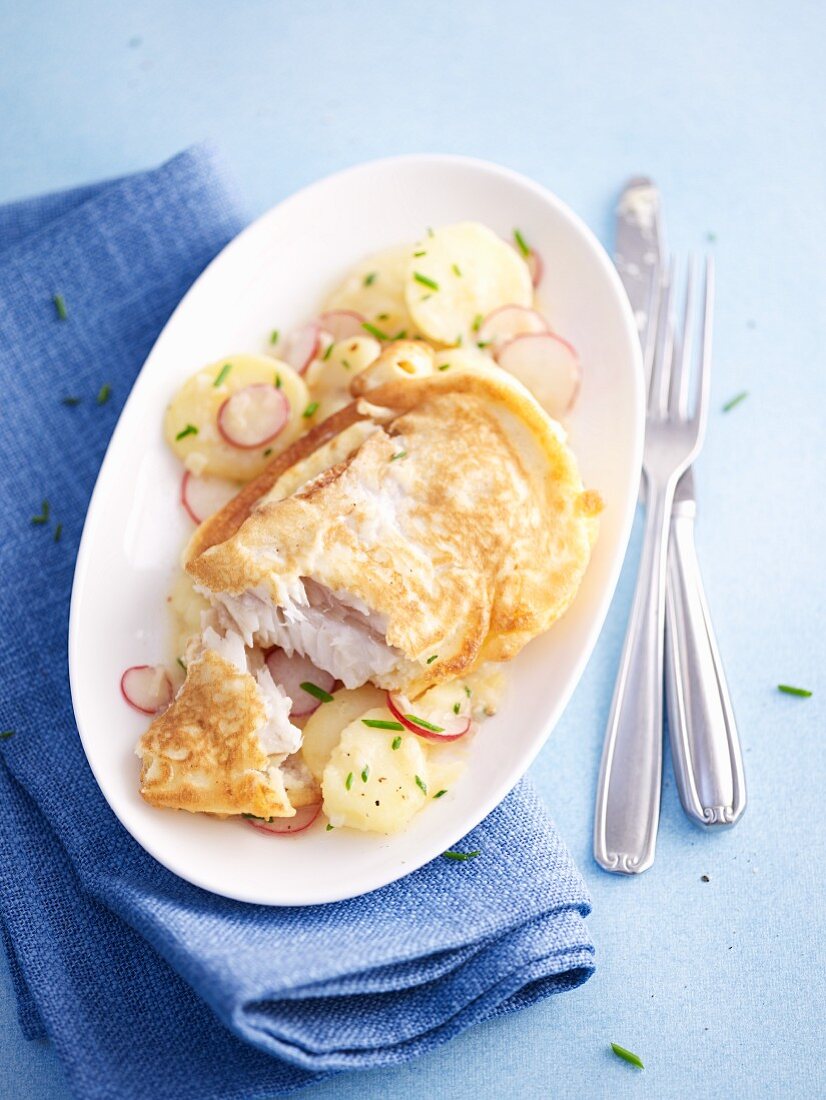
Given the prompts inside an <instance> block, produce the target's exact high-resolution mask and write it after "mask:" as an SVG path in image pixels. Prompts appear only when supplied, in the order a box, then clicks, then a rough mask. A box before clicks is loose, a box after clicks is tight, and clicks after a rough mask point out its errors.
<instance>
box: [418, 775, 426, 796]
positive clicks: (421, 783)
mask: <svg viewBox="0 0 826 1100" xmlns="http://www.w3.org/2000/svg"><path fill="white" fill-rule="evenodd" d="M416 786H417V787H418V788H419V790H420V791H421V792H422V794H427V783H425V781H424V780H423V779H422V777H421V776H420V775H417V776H416Z"/></svg>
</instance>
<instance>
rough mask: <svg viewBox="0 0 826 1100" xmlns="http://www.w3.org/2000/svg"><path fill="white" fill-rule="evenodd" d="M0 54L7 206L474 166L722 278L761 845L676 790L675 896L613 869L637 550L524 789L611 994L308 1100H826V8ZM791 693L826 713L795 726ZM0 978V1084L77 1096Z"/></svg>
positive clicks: (367, 17) (717, 482) (740, 620)
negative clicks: (621, 1049)
mask: <svg viewBox="0 0 826 1100" xmlns="http://www.w3.org/2000/svg"><path fill="white" fill-rule="evenodd" d="M0 27H2V30H0V36H1V37H2V43H3V50H2V55H3V63H2V65H0V117H2V134H3V137H2V141H0V201H1V200H4V199H11V198H16V197H19V196H23V195H29V194H34V193H37V192H41V191H48V190H53V189H56V188H60V187H65V186H69V185H72V184H78V183H81V182H85V181H88V180H91V179H94V178H99V177H104V176H110V175H116V174H119V173H124V172H129V171H132V170H136V169H139V168H143V167H147V166H149V165H152V164H154V163H156V162H158V161H160V160H162V159H164V158H166V157H168V156H170V155H171V154H173V153H175V152H176V151H178V150H179V149H181V148H182V147H184V146H186V145H188V144H190V143H192V142H195V141H197V140H200V139H202V138H211V139H213V140H214V141H215V142H217V143H218V144H219V145H220V146H221V147H223V149H224V150H225V152H226V154H227V156H228V158H229V160H230V162H231V163H232V164H234V166H235V169H236V170H237V174H238V177H239V179H240V182H241V184H242V187H243V189H244V190H245V192H246V194H247V196H248V198H249V202H250V210H251V212H253V213H259V212H261V211H263V210H264V209H266V208H267V207H268V206H271V205H272V204H273V203H275V202H277V201H278V200H279V199H281V198H283V197H284V196H286V195H288V194H289V193H290V192H291V191H293V190H294V189H295V188H297V187H300V186H301V185H303V184H305V183H307V182H309V181H311V180H314V179H316V178H318V177H320V176H323V175H325V174H327V173H328V172H331V171H333V170H335V169H337V168H340V167H342V166H345V165H348V164H353V163H356V162H358V161H362V160H365V159H369V158H372V157H376V156H383V155H387V154H392V153H404V152H412V151H444V152H458V153H466V154H470V155H475V156H481V157H486V158H489V159H491V160H496V161H499V162H501V163H503V164H506V165H509V166H511V167H513V168H516V169H518V170H519V171H521V172H524V173H527V174H528V175H530V176H533V177H535V178H536V179H537V180H539V181H541V182H542V183H544V184H546V185H547V186H549V187H550V188H551V189H552V190H554V191H555V192H557V193H558V194H559V195H560V196H562V198H564V199H565V200H567V201H568V202H569V203H570V204H571V205H572V206H573V207H574V208H575V209H576V210H577V211H578V212H579V213H580V214H582V215H583V216H584V218H585V219H586V221H588V222H589V224H590V225H591V226H593V227H594V229H595V230H596V231H597V233H598V234H599V235H600V236H601V238H602V239H603V241H605V243H606V244H610V241H611V235H612V229H611V224H612V208H613V203H614V199H615V195H616V192H617V190H618V188H619V187H620V186H621V184H622V182H623V181H624V180H625V178H626V177H628V176H629V175H631V174H634V173H638V172H646V173H649V174H651V175H652V176H653V177H654V178H655V179H656V180H657V181H658V183H659V184H660V186H661V188H662V191H663V194H664V198H665V206H666V219H667V224H668V230H669V234H670V240H671V243H672V245H673V246H674V248H675V249H679V250H685V249H689V248H695V249H708V250H710V251H712V252H713V253H714V254H715V256H716V260H717V265H718V312H717V317H718V320H717V326H716V347H715V351H716V354H715V376H714V381H713V387H712V397H713V400H712V405H713V410H712V414H711V418H710V423H709V433H708V442H707V444H706V447H705V451H704V453H703V455H702V457H701V459H700V461H699V463H698V482H699V489H700V494H701V509H700V518H699V523H698V528H697V539H698V544H699V550H700V555H701V559H702V563H703V569H704V575H705V580H706V587H707V590H708V595H709V600H710V603H711V607H712V610H713V614H714V619H715V623H716V626H717V631H718V635H719V642H720V646H721V649H722V652H723V654H724V658H725V663H726V668H727V672H728V676H729V679H730V684H731V690H732V694H733V698H734V702H735V707H736V710H737V715H738V719H739V724H740V729H741V731H742V739H743V743H744V749H745V764H746V768H747V778H748V783H749V795H750V805H749V808H748V810H747V812H746V815H745V817H744V819H743V820H742V822H741V823H740V824H739V825H738V826H737V827H736V828H735V829H734V830H732V831H730V832H725V833H719V834H714V835H710V834H707V833H704V832H702V831H700V830H699V829H698V828H696V827H694V826H692V825H690V824H689V823H688V821H687V820H686V818H685V817H684V816H683V814H682V811H681V809H680V806H679V803H678V800H677V797H676V794H675V790H674V783H673V780H672V778H671V776H670V762H669V761H668V760H667V761H666V768H667V773H666V780H665V790H664V798H663V809H662V824H661V830H660V840H659V847H658V851H657V861H656V863H655V865H654V867H653V869H652V870H650V871H649V872H648V873H647V874H645V875H643V876H641V877H640V878H633V879H626V878H616V877H612V876H609V875H606V874H604V873H603V872H601V871H600V870H599V869H598V868H597V867H596V865H595V864H594V863H593V861H592V858H591V814H592V807H593V801H594V788H595V781H596V771H597V762H598V759H599V752H600V746H601V741H602V733H603V727H604V724H605V719H606V714H607V710H608V705H609V701H610V696H611V690H612V685H613V680H614V675H615V671H616V668H617V661H618V657H619V651H620V647H621V644H622V637H623V632H624V628H625V622H626V617H627V613H628V608H629V604H630V599H631V593H632V588H633V581H634V570H635V563H636V558H637V554H638V550H639V535H640V531H639V523H638V524H637V529H636V531H635V535H634V538H633V540H632V544H631V549H630V552H629V556H628V560H627V563H626V569H625V571H624V573H623V576H622V580H621V583H620V586H619V589H618V591H617V594H616V598H615V600H614V604H613V607H612V610H611V613H610V616H609V619H608V622H607V625H606V627H605V630H604V632H603V635H602V638H601V640H600V642H599V645H598V647H597V649H596V652H595V654H594V656H593V659H592V660H591V662H590V665H589V667H588V669H587V672H586V674H585V676H584V677H583V680H582V682H581V684H580V686H579V688H578V690H577V692H576V695H575V697H574V699H573V701H572V702H571V704H570V706H569V707H568V709H567V712H566V713H565V715H564V717H563V719H562V721H561V722H560V723H559V726H558V728H557V730H556V732H555V734H554V736H553V737H552V738H551V740H550V742H549V743H548V745H547V746H546V748H545V749H544V751H543V752H542V754H541V756H540V758H539V760H538V761H537V763H536V765H535V766H534V768H533V771H532V774H533V776H534V779H535V780H536V782H537V783H538V784H539V786H540V788H541V790H542V792H543V794H544V796H545V798H546V800H547V802H548V805H549V806H550V807H551V810H552V813H553V815H554V817H555V819H556V821H557V824H558V826H559V828H560V830H561V832H562V834H563V836H564V837H565V839H566V841H567V843H568V844H569V845H570V847H571V849H572V851H573V853H574V856H575V858H576V859H577V860H578V862H579V865H580V866H581V867H582V869H583V871H584V873H585V876H586V878H587V880H588V885H589V888H590V890H591V892H592V895H593V902H594V912H593V916H592V917H591V930H592V933H593V935H594V937H595V940H596V943H597V948H598V953H599V955H598V959H599V963H598V970H597V973H596V975H595V976H594V978H593V979H592V980H591V981H589V982H588V983H587V984H586V985H585V986H584V987H583V988H582V989H579V990H577V991H576V992H574V993H570V994H566V995H564V996H561V997H558V998H553V999H551V1000H549V1001H546V1002H544V1003H543V1004H539V1005H537V1006H535V1007H533V1008H531V1009H529V1010H527V1011H524V1012H522V1013H520V1014H517V1015H515V1016H511V1017H509V1018H507V1019H503V1020H498V1021H496V1022H494V1023H490V1024H487V1025H485V1026H481V1027H477V1028H475V1029H473V1030H472V1031H470V1032H468V1033H467V1034H465V1035H463V1036H462V1037H461V1038H459V1039H457V1040H455V1041H454V1042H452V1043H450V1044H448V1045H447V1046H444V1047H442V1048H441V1049H439V1050H437V1051H436V1052H435V1053H432V1054H430V1055H429V1056H427V1057H425V1058H422V1059H420V1060H419V1061H416V1062H413V1063H411V1064H408V1065H406V1066H402V1067H400V1068H396V1069H392V1070H387V1071H374V1072H370V1073H366V1074H361V1075H351V1076H342V1077H337V1078H335V1079H332V1080H330V1081H328V1082H327V1083H325V1084H322V1085H321V1086H318V1087H314V1088H311V1089H309V1090H307V1091H306V1092H305V1093H304V1095H305V1096H306V1097H307V1098H308V1100H321V1098H323V1097H324V1098H326V1097H334V1096H335V1097H337V1098H347V1097H357V1096H358V1097H363V1096H369V1097H388V1096H392V1097H406V1096H419V1095H427V1094H428V1093H430V1094H435V1095H445V1096H452V1097H455V1098H457V1100H460V1098H464V1097H466V1098H476V1097H499V1096H509V1095H511V1094H512V1093H515V1094H516V1095H517V1096H519V1095H522V1096H530V1097H534V1096H535V1097H549V1096H553V1097H598V1096H611V1097H626V1096H634V1097H656V1098H663V1097H685V1096H689V1095H703V1094H712V1093H715V1094H720V1095H725V1096H730V1097H762V1096H766V1097H769V1096H772V1097H773V1096H780V1095H792V1094H794V1095H796V1096H801V1097H814V1096H816V1095H824V1094H826V1068H825V1067H826V1063H824V1056H823V1053H822V1044H821V1040H822V1025H823V1018H822V1014H823V1003H824V997H825V996H826V971H825V970H824V961H823V950H822V941H823V937H824V932H826V929H824V920H823V900H824V890H823V887H822V885H821V874H822V873H821V868H820V866H819V861H820V859H821V858H822V852H823V848H824V839H826V838H825V837H824V827H823V821H824V817H823V813H822V801H823V795H824V782H823V781H824V766H823V738H824V729H826V709H825V708H824V699H825V698H826V679H825V678H824V654H826V649H825V648H824V643H823V637H822V631H823V626H824V622H825V621H826V614H825V613H826V598H825V597H826V586H824V584H823V580H822V570H823V561H824V555H823V550H822V547H823V545H824V542H825V541H826V518H824V517H826V509H824V493H823V480H824V478H823V475H824V473H825V472H826V470H824V463H823V458H822V453H823V445H824V441H826V431H824V411H823V408H822V407H821V406H820V404H819V402H820V401H821V400H823V399H824V396H826V363H825V362H824V316H825V315H826V308H824V307H826V264H825V263H824V254H825V253H826V247H824V246H826V201H824V200H826V124H824V119H826V111H824V103H826V66H824V64H823V56H822V55H823V41H824V36H826V9H824V8H823V6H822V5H819V4H817V3H808V2H805V0H796V2H795V3H794V4H790V3H788V0H785V2H765V0H761V2H758V0H749V2H728V3H724V4H721V3H720V2H719V0H695V2H694V3H692V4H690V5H689V4H680V3H674V2H664V0H657V2H655V0H636V2H634V3H626V2H622V0H618V2H615V3H609V2H600V0H564V2H557V3H554V4H550V3H547V0H509V2H507V3H505V2H500V3H496V2H492V0H473V2H468V0H454V2H453V3H445V2H444V0H439V2H436V0H415V2H413V0H405V2H403V3H395V4H393V3H387V2H381V0H349V2H348V3H346V4H345V3H336V2H335V0H326V2H325V0H304V2H303V3H299V2H298V0H293V2H292V3H291V2H289V0H279V2H266V0H237V2H236V3H233V4H224V3H218V2H216V0H210V2H205V0H178V2H176V3H169V2H168V0H132V2H131V3H130V4H128V5H127V4H109V3H105V2H104V0H98V2H91V0H75V3H73V4H72V5H64V4H59V3H57V2H46V0H27V3H25V4H20V3H17V2H16V0H0ZM741 390H747V391H748V397H747V399H746V400H745V401H743V402H742V403H741V404H740V405H739V406H738V407H737V408H736V409H734V410H732V411H731V412H728V413H724V412H722V409H721V406H722V405H723V403H724V402H725V401H726V400H727V399H728V398H730V397H731V396H732V395H733V394H735V393H737V392H739V391H741ZM818 563H820V565H818ZM780 681H785V682H790V683H799V684H802V685H804V686H806V687H808V688H810V689H812V690H813V691H814V695H813V697H812V698H811V699H808V700H801V699H795V698H790V697H788V696H784V695H781V694H779V693H778V692H777V690H776V685H777V683H778V682H780ZM704 875H708V877H709V880H710V881H708V882H705V881H703V879H702V876H704ZM0 966H2V968H3V971H2V974H0V1081H3V1082H5V1083H6V1087H9V1086H11V1089H12V1091H11V1092H10V1093H9V1094H8V1095H12V1094H13V1095H14V1096H25V1097H49V1098H54V1100H57V1098H62V1097H66V1096H67V1095H68V1092H67V1088H66V1085H65V1083H64V1079H63V1075H62V1072H61V1069H60V1065H59V1063H58V1061H57V1058H56V1056H55V1054H54V1052H53V1051H52V1049H51V1048H50V1047H49V1046H48V1045H47V1044H45V1043H26V1042H24V1041H23V1039H22V1038H21V1037H20V1035H19V1032H18V1029H17V1023H16V1019H15V1010H14V1002H13V997H12V993H11V988H10V986H9V982H8V976H7V973H6V972H5V963H0ZM611 1040H615V1041H617V1042H619V1043H622V1044H623V1045H625V1046H627V1047H629V1048H631V1049H632V1050H634V1051H636V1052H638V1053H639V1054H640V1056H641V1057H642V1058H643V1060H644V1062H645V1065H646V1068H645V1071H644V1072H643V1073H640V1072H639V1071H638V1070H634V1069H632V1068H631V1067H630V1066H627V1065H626V1064H624V1063H623V1062H620V1061H619V1060H618V1059H616V1058H615V1057H614V1056H613V1055H612V1054H611V1052H610V1050H609V1046H608V1044H609V1042H610V1041H611ZM2 1091H3V1086H0V1092H2Z"/></svg>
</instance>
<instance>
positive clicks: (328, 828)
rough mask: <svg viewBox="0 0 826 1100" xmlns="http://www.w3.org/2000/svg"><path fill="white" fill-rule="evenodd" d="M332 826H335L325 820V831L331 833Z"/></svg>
mask: <svg viewBox="0 0 826 1100" xmlns="http://www.w3.org/2000/svg"><path fill="white" fill-rule="evenodd" d="M334 828H335V826H333V825H331V824H330V822H329V821H328V822H327V832H328V833H331V832H332V831H333V829H334Z"/></svg>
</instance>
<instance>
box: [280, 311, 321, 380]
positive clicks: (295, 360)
mask: <svg viewBox="0 0 826 1100" xmlns="http://www.w3.org/2000/svg"><path fill="white" fill-rule="evenodd" d="M320 338H321V329H320V328H319V327H318V324H317V322H315V321H308V322H307V324H306V325H302V326H301V328H297V329H296V330H295V331H294V332H291V333H290V335H289V336H288V337H287V342H286V344H285V345H284V361H285V362H286V363H289V364H290V366H291V367H292V368H293V370H297V371H298V373H299V374H303V373H304V371H305V370H306V369H307V367H309V365H310V363H312V361H313V359H315V357H316V356H317V355H318V353H319V342H320Z"/></svg>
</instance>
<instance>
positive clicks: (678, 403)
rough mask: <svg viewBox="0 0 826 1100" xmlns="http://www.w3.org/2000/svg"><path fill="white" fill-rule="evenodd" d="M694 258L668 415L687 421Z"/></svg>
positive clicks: (686, 294) (675, 361)
mask: <svg viewBox="0 0 826 1100" xmlns="http://www.w3.org/2000/svg"><path fill="white" fill-rule="evenodd" d="M696 267H697V265H696V264H695V262H694V257H693V256H689V259H688V272H687V274H686V283H685V302H684V305H683V324H682V331H681V333H680V339H679V341H678V343H677V345H676V347H675V348H674V357H673V364H672V367H671V393H670V395H669V399H668V413H669V416H671V417H672V418H675V417H679V418H680V419H681V420H685V419H686V418H687V417H688V383H689V377H690V375H691V356H692V351H693V343H694V341H693V336H694V327H695V321H694V284H695V282H696Z"/></svg>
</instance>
